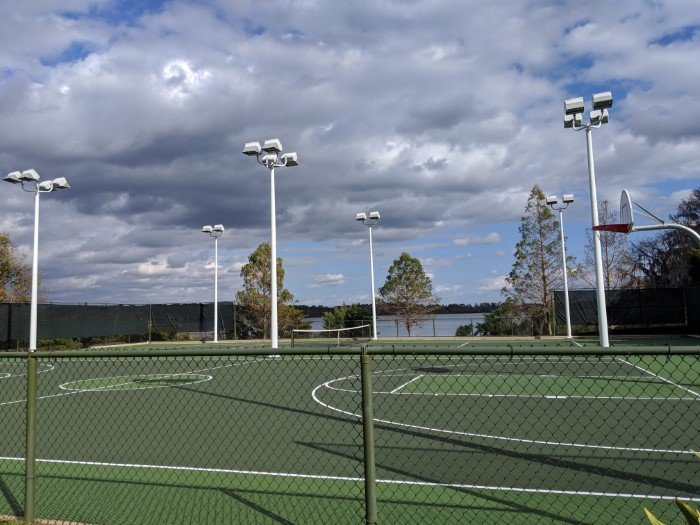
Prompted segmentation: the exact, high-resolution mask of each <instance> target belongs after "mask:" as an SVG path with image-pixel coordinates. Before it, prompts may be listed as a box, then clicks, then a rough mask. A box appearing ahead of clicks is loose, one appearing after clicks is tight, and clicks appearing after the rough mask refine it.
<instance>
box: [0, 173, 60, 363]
mask: <svg viewBox="0 0 700 525" xmlns="http://www.w3.org/2000/svg"><path fill="white" fill-rule="evenodd" d="M40 179H41V177H39V174H38V173H37V172H36V170H33V169H28V170H24V171H22V172H20V171H13V172H11V173H9V174H8V175H6V176H5V177H3V180H4V181H6V182H11V183H12V184H20V185H21V186H22V190H24V191H26V192H28V193H33V194H34V246H33V250H32V289H31V301H30V310H29V351H30V352H34V351H35V350H36V342H37V316H38V308H37V304H38V302H39V293H38V290H39V201H40V199H39V197H40V196H41V194H42V193H50V192H52V191H54V190H60V189H64V188H70V184H68V181H67V180H66V178H65V177H59V178H57V179H54V180H46V181H43V182H39V180H40ZM30 183H31V184H30ZM25 184H28V185H29V186H30V187H29V188H27V187H25Z"/></svg>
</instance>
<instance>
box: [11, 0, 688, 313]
mask: <svg viewBox="0 0 700 525" xmlns="http://www.w3.org/2000/svg"><path fill="white" fill-rule="evenodd" d="M698 64H700V9H698V6H697V1H696V0H674V1H664V0H653V1H652V0H650V1H641V0H636V1H632V0H618V1H615V2H610V1H607V0H599V1H589V2H580V1H568V0H560V1H544V0H540V1H538V0H529V1H525V0H523V1H513V2H493V1H492V0H483V1H481V0H469V1H465V0H432V1H421V0H370V1H364V0H357V1H353V2H349V1H347V0H338V1H334V2H322V1H318V0H270V1H266V2H260V1H248V0H240V1H237V0H229V1H225V0H199V1H195V0H191V1H186V0H172V1H164V0H148V1H140V2H127V1H122V0H105V1H94V0H62V1H60V2H59V1H48V0H32V1H31V2H2V4H0V120H1V121H2V125H1V126H0V170H4V171H3V173H2V174H0V176H4V174H5V173H9V172H11V171H15V170H25V169H28V168H33V169H36V171H37V172H38V173H39V174H40V175H41V177H42V180H47V179H54V178H57V177H66V178H67V179H68V180H69V182H70V184H71V186H72V188H71V189H70V190H64V191H60V192H56V193H50V194H46V195H42V197H41V214H40V220H41V224H40V249H39V254H40V268H41V272H42V276H43V278H42V282H43V291H42V294H43V295H44V296H45V297H46V298H47V299H49V300H51V301H56V302H90V303H129V304H131V303H148V302H154V303H155V302H199V301H211V300H212V299H213V280H214V279H213V277H214V276H213V273H214V241H213V240H212V239H211V238H209V237H207V236H206V235H205V234H202V233H201V231H200V230H201V227H202V226H203V225H206V224H218V223H221V224H224V226H225V227H226V232H225V233H224V235H223V236H222V237H221V239H220V240H219V298H220V300H232V299H233V297H234V294H235V292H236V291H237V290H239V289H240V288H241V285H242V281H241V278H240V269H241V266H242V265H243V264H244V263H245V262H246V260H247V257H248V255H249V254H250V253H251V252H252V251H253V250H254V249H255V247H256V246H258V245H259V244H260V243H261V242H265V241H269V236H270V175H269V172H268V171H267V170H266V169H265V168H263V167H262V166H260V165H258V164H257V163H256V162H255V159H253V158H249V157H246V156H244V155H243V154H242V153H241V152H242V148H243V144H244V143H245V142H248V141H264V140H265V139H271V138H279V139H280V140H281V141H282V144H283V146H284V148H285V151H287V152H288V151H296V152H297V154H298V158H299V166H297V167H294V168H283V169H278V170H277V171H276V175H275V177H276V179H275V182H276V203H277V239H278V247H277V250H278V256H279V257H281V258H282V259H283V260H284V268H285V285H286V287H287V288H288V289H289V290H290V291H291V292H292V293H293V294H294V296H295V298H296V300H298V301H299V303H301V304H325V305H337V304H341V303H343V302H345V303H352V302H369V300H370V290H371V287H370V279H369V246H368V232H367V228H365V227H364V226H362V225H361V224H358V223H357V222H356V221H355V220H354V218H355V215H356V213H358V212H361V211H364V212H370V211H374V210H378V211H379V212H380V213H381V220H380V222H379V224H377V225H376V226H375V227H374V228H373V240H374V255H375V270H376V282H377V287H380V286H381V285H382V284H383V282H384V280H385V278H386V274H387V270H388V268H389V266H390V265H391V263H392V261H393V260H394V259H395V258H397V257H398V256H399V255H400V254H401V252H403V251H407V252H409V253H410V254H411V255H413V256H414V257H417V258H419V259H420V260H421V262H422V264H423V266H424V267H425V269H426V271H427V272H428V273H429V275H430V276H431V278H432V282H433V286H434V289H435V292H436V293H437V294H438V295H439V296H440V297H441V298H442V302H443V303H445V304H446V303H476V302H483V301H499V300H501V298H502V296H501V288H502V287H503V284H504V278H505V276H506V275H507V274H508V272H509V271H510V269H511V267H512V264H513V252H514V247H515V244H516V243H517V241H518V239H519V233H518V226H519V222H520V217H521V215H522V214H523V212H524V209H525V205H526V201H527V197H528V194H529V193H530V190H531V189H532V187H533V186H534V185H535V184H537V185H539V186H540V187H541V188H542V190H543V191H544V192H545V193H546V194H558V195H561V194H563V193H573V194H574V196H575V199H576V200H575V202H574V203H573V204H572V205H571V207H570V208H569V209H568V210H567V211H566V214H565V227H566V232H567V236H568V249H569V253H570V254H571V255H573V256H575V257H576V258H577V259H578V260H579V261H580V262H582V261H583V256H584V245H585V236H586V235H585V234H586V229H587V228H590V225H591V209H590V194H589V186H588V167H587V162H586V139H585V135H584V132H578V133H577V132H574V131H572V130H570V129H564V127H563V101H564V99H567V98H571V97H576V96H583V97H584V99H585V101H586V105H587V109H590V97H591V95H592V94H593V93H597V92H600V91H612V93H613V96H614V106H613V108H612V109H611V110H610V123H609V124H607V125H605V126H603V127H601V128H600V129H597V130H594V131H593V147H594V153H595V168H596V179H597V190H598V198H599V199H600V200H603V199H607V200H609V201H610V202H612V203H614V204H613V207H614V208H615V207H617V205H618V202H619V195H620V192H621V190H622V189H623V188H627V189H629V190H630V192H631V195H632V199H633V200H634V201H637V202H639V203H642V204H643V205H644V206H645V207H646V208H647V209H650V210H653V211H654V212H655V213H657V214H658V215H661V216H668V214H669V213H672V212H673V211H674V210H675V208H676V206H677V205H678V203H679V202H680V201H681V199H683V198H684V197H686V196H687V195H688V194H689V192H690V191H691V190H692V189H693V188H697V187H698V186H700V184H699V183H700V89H699V86H700V67H698ZM33 217H34V215H33V201H32V195H31V194H30V193H24V192H22V191H21V188H19V187H18V186H13V185H10V184H2V185H0V231H4V232H8V233H9V234H10V235H11V237H12V239H13V241H14V242H15V243H16V244H17V246H18V248H19V251H20V252H21V253H22V254H23V255H24V256H25V257H26V260H27V261H28V262H29V261H31V245H32V232H33Z"/></svg>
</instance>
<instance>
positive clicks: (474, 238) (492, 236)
mask: <svg viewBox="0 0 700 525" xmlns="http://www.w3.org/2000/svg"><path fill="white" fill-rule="evenodd" d="M499 242H501V236H500V234H498V233H496V232H491V233H487V234H486V235H470V236H468V237H463V238H461V239H455V240H454V241H453V243H454V244H455V245H456V246H468V245H471V246H478V245H481V244H498V243H499Z"/></svg>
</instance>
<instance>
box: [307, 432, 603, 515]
mask: <svg viewBox="0 0 700 525" xmlns="http://www.w3.org/2000/svg"><path fill="white" fill-rule="evenodd" d="M295 443H297V444H298V445H301V446H305V447H309V448H312V449H314V450H318V451H320V452H324V453H327V454H333V455H335V456H338V457H342V458H344V459H350V460H356V458H354V456H351V455H349V454H345V453H343V452H341V451H339V450H337V449H336V450H334V449H332V448H330V447H328V445H324V444H321V443H305V442H302V441H296V442H295ZM376 467H377V469H383V470H386V471H387V472H393V473H395V474H400V475H402V476H405V477H407V478H409V479H413V480H418V481H423V482H426V483H434V484H443V487H444V488H446V489H449V490H452V491H454V492H459V493H462V494H468V495H470V496H473V497H474V498H476V499H482V500H487V501H490V502H492V503H496V504H498V505H499V506H502V507H496V508H493V509H491V512H505V513H508V514H513V513H514V512H515V513H517V514H531V515H537V516H542V517H546V518H549V519H551V520H553V522H554V523H569V524H571V525H594V524H592V523H588V522H585V521H579V520H576V519H573V518H566V517H563V516H561V515H559V514H554V513H551V512H547V511H546V510H543V509H539V508H533V507H528V506H527V505H523V504H522V503H516V502H514V501H508V500H505V499H503V498H499V497H496V496H490V495H488V494H485V493H483V492H481V491H478V490H472V489H466V488H462V487H454V486H446V487H445V486H444V482H443V481H440V480H437V479H431V478H430V477H427V476H423V475H420V474H416V473H415V472H411V471H410V470H406V469H401V468H398V467H395V466H391V465H386V464H382V463H376ZM441 506H442V505H441ZM503 507H505V508H503ZM476 508H478V509H479V510H481V509H483V508H484V507H483V506H482V505H479V506H478V507H476ZM509 519H512V516H510V517H509ZM505 521H508V520H505Z"/></svg>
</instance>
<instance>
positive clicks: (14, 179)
mask: <svg viewBox="0 0 700 525" xmlns="http://www.w3.org/2000/svg"><path fill="white" fill-rule="evenodd" d="M2 180H4V181H5V182H11V183H12V184H20V183H21V182H22V174H21V173H20V172H19V171H13V172H12V173H8V174H7V175H6V176H5V177H3V179H2Z"/></svg>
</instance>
